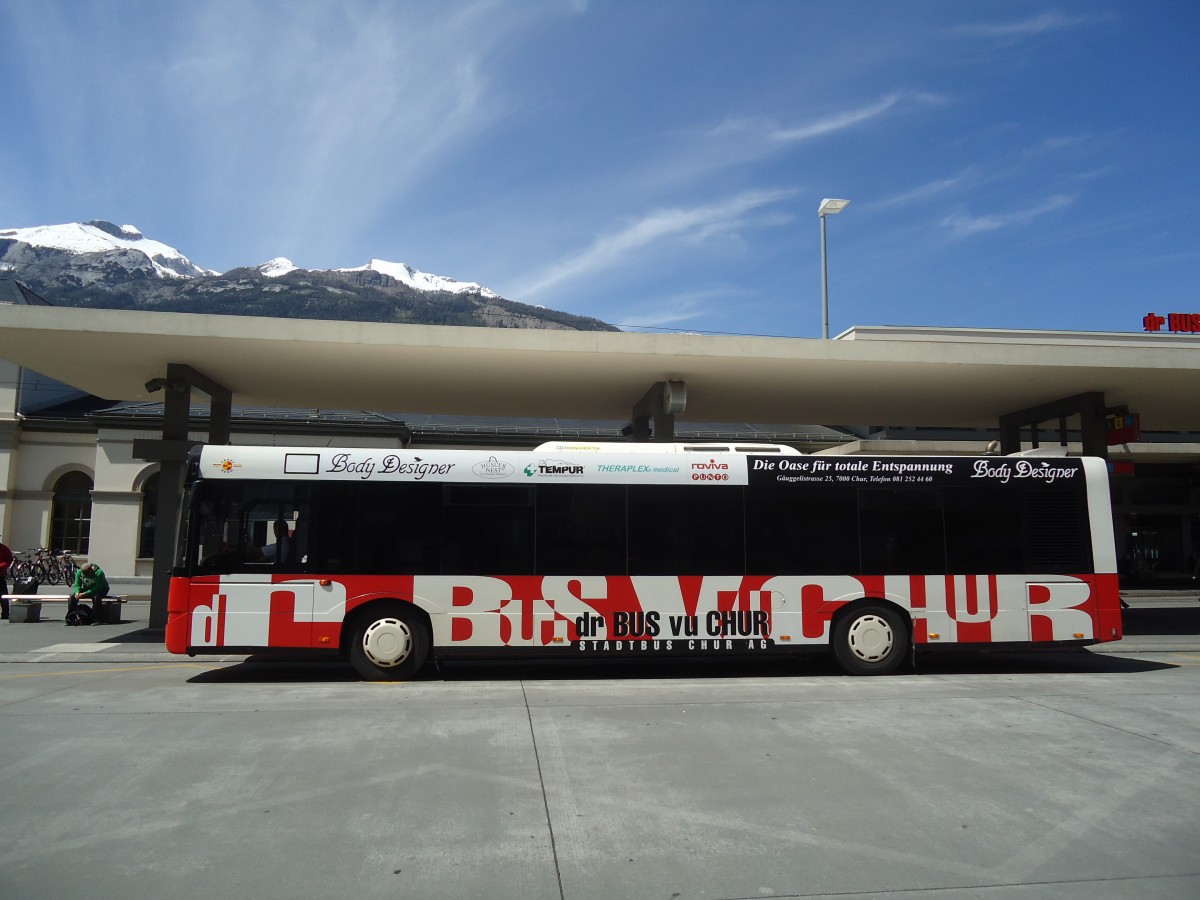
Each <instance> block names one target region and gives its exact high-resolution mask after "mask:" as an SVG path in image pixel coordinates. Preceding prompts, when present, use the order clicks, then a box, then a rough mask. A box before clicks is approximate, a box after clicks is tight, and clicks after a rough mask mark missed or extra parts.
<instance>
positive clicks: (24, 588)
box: [12, 575, 38, 594]
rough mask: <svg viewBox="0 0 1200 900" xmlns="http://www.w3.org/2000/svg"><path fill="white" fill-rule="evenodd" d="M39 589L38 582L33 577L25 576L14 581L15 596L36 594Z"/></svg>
mask: <svg viewBox="0 0 1200 900" xmlns="http://www.w3.org/2000/svg"><path fill="white" fill-rule="evenodd" d="M37 589H38V580H37V579H36V578H34V577H33V576H32V575H23V576H22V577H20V578H14V579H13V590H12V592H13V593H14V594H36V593H37Z"/></svg>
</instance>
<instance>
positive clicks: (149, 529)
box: [138, 472, 158, 559]
mask: <svg viewBox="0 0 1200 900" xmlns="http://www.w3.org/2000/svg"><path fill="white" fill-rule="evenodd" d="M157 517H158V473H157V472H155V473H154V474H153V475H151V476H150V477H149V478H147V479H146V483H145V484H144V485H143V486H142V529H141V532H140V534H139V536H138V556H139V557H141V558H142V559H146V558H147V557H152V556H154V530H155V529H154V524H155V521H156V520H157Z"/></svg>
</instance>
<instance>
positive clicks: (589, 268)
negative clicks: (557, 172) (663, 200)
mask: <svg viewBox="0 0 1200 900" xmlns="http://www.w3.org/2000/svg"><path fill="white" fill-rule="evenodd" d="M794 195H795V191H791V190H775V191H749V192H746V193H743V194H739V195H737V196H736V197H732V198H730V199H728V200H726V201H724V202H722V203H714V204H710V205H705V206H693V207H690V208H674V209H657V210H653V211H651V212H649V213H647V214H645V215H644V216H642V217H641V218H639V219H638V220H637V221H634V222H631V223H630V224H628V225H626V226H625V227H623V228H621V229H620V230H619V231H615V232H613V233H611V234H606V235H602V236H601V237H598V238H597V239H596V240H594V241H593V242H592V244H591V245H590V246H589V247H587V248H585V249H584V250H581V251H579V252H578V253H575V254H572V255H571V256H568V257H567V258H565V259H562V260H559V261H558V262H555V263H553V264H551V265H550V266H548V267H546V268H545V269H544V270H543V271H542V272H540V273H538V274H536V275H534V276H532V277H531V278H529V279H528V280H527V281H526V282H525V283H524V284H523V285H520V286H518V288H517V289H516V290H515V291H513V296H515V297H516V298H518V299H521V300H525V301H528V300H531V299H533V298H536V297H538V296H539V295H541V294H543V293H545V292H546V291H547V290H549V289H550V288H556V287H559V286H561V285H562V284H564V283H567V282H570V281H575V280H578V279H580V278H583V277H585V276H594V275H595V274H597V273H598V272H603V271H606V270H611V269H616V268H619V267H622V266H626V265H629V264H630V262H631V261H632V260H633V259H634V258H635V257H637V256H638V254H640V253H642V252H643V251H645V250H646V249H648V248H650V247H652V246H656V245H661V244H663V243H665V242H668V241H702V240H704V239H706V238H708V237H710V236H712V235H713V234H716V233H726V232H729V231H731V230H736V229H738V228H740V227H742V226H744V225H745V224H746V223H745V218H744V217H745V216H746V215H747V214H748V213H750V212H753V211H755V210H758V209H761V208H763V207H767V206H770V205H771V204H774V203H778V202H780V201H781V200H785V199H787V198H789V197H792V196H794Z"/></svg>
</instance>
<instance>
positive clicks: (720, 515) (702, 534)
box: [629, 485, 746, 575]
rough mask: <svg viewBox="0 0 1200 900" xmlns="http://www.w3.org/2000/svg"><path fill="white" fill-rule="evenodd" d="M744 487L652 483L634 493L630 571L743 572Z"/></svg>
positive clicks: (630, 518) (630, 515)
mask: <svg viewBox="0 0 1200 900" xmlns="http://www.w3.org/2000/svg"><path fill="white" fill-rule="evenodd" d="M744 515H745V514H744V510H743V507H742V488H741V487H737V486H733V485H712V486H707V485H706V486H704V487H695V486H690V485H678V486H676V485H648V486H646V487H639V488H638V490H637V491H630V492H629V574H630V575H744V574H745V572H746V536H745V526H744Z"/></svg>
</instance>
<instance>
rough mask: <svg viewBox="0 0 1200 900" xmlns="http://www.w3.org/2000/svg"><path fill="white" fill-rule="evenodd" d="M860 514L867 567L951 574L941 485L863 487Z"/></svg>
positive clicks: (892, 571)
mask: <svg viewBox="0 0 1200 900" xmlns="http://www.w3.org/2000/svg"><path fill="white" fill-rule="evenodd" d="M858 517H859V542H860V549H861V553H862V571H863V572H865V573H868V574H873V575H944V574H946V534H945V527H944V525H943V522H942V504H941V493H940V492H939V491H931V490H895V489H891V490H887V489H882V490H866V489H863V490H859V492H858Z"/></svg>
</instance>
